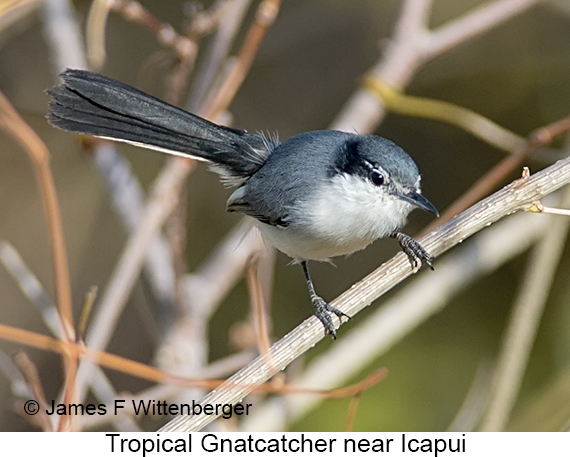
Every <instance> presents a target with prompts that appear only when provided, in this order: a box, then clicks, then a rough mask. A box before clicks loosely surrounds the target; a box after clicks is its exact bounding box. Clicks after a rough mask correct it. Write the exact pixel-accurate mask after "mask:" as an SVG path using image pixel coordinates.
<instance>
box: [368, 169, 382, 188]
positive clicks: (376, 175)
mask: <svg viewBox="0 0 570 457" xmlns="http://www.w3.org/2000/svg"><path fill="white" fill-rule="evenodd" d="M370 181H372V184H374V185H375V186H381V185H382V184H384V175H383V174H382V173H380V172H379V171H378V170H372V171H371V172H370Z"/></svg>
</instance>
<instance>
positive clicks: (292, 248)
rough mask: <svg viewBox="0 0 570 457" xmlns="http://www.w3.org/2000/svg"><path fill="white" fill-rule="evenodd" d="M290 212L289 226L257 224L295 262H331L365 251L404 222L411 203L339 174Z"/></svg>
mask: <svg viewBox="0 0 570 457" xmlns="http://www.w3.org/2000/svg"><path fill="white" fill-rule="evenodd" d="M326 189H327V191H326V192H318V193H316V194H315V195H313V197H312V198H311V199H307V200H305V201H303V202H301V203H300V204H299V205H298V206H297V207H296V208H294V210H293V211H292V212H291V218H290V219H291V222H292V223H291V224H290V225H289V226H288V227H273V226H270V225H267V224H262V223H258V224H257V225H258V227H259V230H260V231H261V232H262V233H263V234H264V236H265V237H266V238H267V240H268V241H269V242H270V243H271V244H273V245H274V246H275V247H276V248H277V249H279V250H280V251H282V252H284V253H285V254H287V255H289V256H290V257H293V258H294V259H297V260H327V259H329V258H331V257H335V256H339V255H346V254H351V253H353V252H355V251H359V250H361V249H364V248H365V247H366V246H368V245H369V244H370V243H372V242H373V241H374V240H377V239H378V238H383V237H385V236H388V235H390V234H391V233H393V232H394V231H395V230H397V229H398V228H400V227H401V226H402V225H404V224H405V222H406V217H407V215H408V214H409V213H410V211H411V210H412V208H413V207H412V205H410V204H409V203H407V202H404V201H402V200H400V199H398V198H396V197H394V196H392V195H390V194H388V193H387V192H386V189H385V188H384V187H376V186H374V185H373V184H372V183H370V182H368V181H366V180H364V179H362V178H360V177H356V176H352V175H348V174H343V175H338V176H335V177H334V178H333V179H332V180H331V181H330V182H329V183H328V185H327V187H326Z"/></svg>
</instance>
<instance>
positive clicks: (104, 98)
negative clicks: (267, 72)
mask: <svg viewBox="0 0 570 457" xmlns="http://www.w3.org/2000/svg"><path fill="white" fill-rule="evenodd" d="M61 78H62V80H63V82H62V83H61V84H60V85H58V86H55V87H53V88H51V89H48V90H47V93H48V94H49V96H50V97H51V101H50V104H49V113H48V116H47V118H48V121H49V122H50V124H52V125H53V126H55V127H58V128H60V129H62V130H67V131H70V132H77V133H82V134H86V135H93V136H97V137H101V138H107V139H111V140H116V141H123V142H127V143H131V144H134V145H136V146H140V147H143V148H149V149H154V150H158V151H161V152H165V153H168V154H174V155H177V156H182V157H192V158H194V159H197V160H203V161H206V162H209V163H210V164H211V165H212V168H213V170H214V171H216V172H218V173H219V174H220V175H221V177H222V180H223V181H225V182H226V183H228V184H230V185H234V186H237V189H236V190H235V191H234V192H233V193H232V194H231V195H230V197H229V199H228V202H227V210H228V211H237V212H240V213H243V214H245V215H246V216H248V217H250V218H252V220H253V222H254V223H255V225H256V226H257V227H258V229H259V230H260V231H261V233H262V234H263V235H264V237H265V238H266V239H267V240H268V241H269V242H270V243H271V244H272V245H274V246H275V247H276V248H277V249H278V250H280V251H282V252H283V253H285V254H287V255H288V256H290V257H292V258H293V259H294V261H295V262H296V263H299V264H300V265H301V267H302V268H303V272H304V274H305V279H306V281H307V287H308V289H309V295H310V298H311V302H312V304H313V307H314V309H315V315H316V317H317V318H318V319H319V320H320V321H321V322H322V324H323V325H324V327H325V331H326V332H328V333H330V334H331V335H332V336H333V338H334V337H336V330H335V326H334V324H333V321H332V318H331V314H335V315H337V316H338V317H339V320H341V318H342V317H346V318H349V316H347V315H346V314H345V313H343V312H342V311H340V310H338V309H336V308H334V307H332V306H330V305H329V304H328V303H327V302H326V301H324V300H323V299H322V298H321V297H320V296H319V295H317V294H316V292H315V289H314V287H313V283H312V280H311V277H310V275H309V270H308V268H307V261H309V260H321V261H322V260H328V259H330V258H331V257H336V256H340V255H347V254H351V253H353V252H355V251H359V250H361V249H364V248H365V247H366V246H368V245H369V244H370V243H372V242H373V241H375V240H377V239H379V238H384V237H394V238H396V239H397V240H398V242H399V243H400V245H401V247H402V249H403V250H404V252H405V253H406V254H407V255H408V257H409V259H410V262H411V263H412V265H414V266H415V265H417V262H418V261H420V262H422V263H423V264H426V265H428V266H429V267H430V268H433V266H432V261H433V258H432V256H431V255H429V254H428V253H427V252H426V251H425V250H424V249H423V248H422V246H421V245H420V244H419V243H418V242H417V241H415V240H414V239H413V238H411V237H410V236H408V235H406V234H404V233H402V232H400V229H401V227H402V226H403V225H404V224H405V223H406V219H407V216H408V214H409V213H410V212H411V211H412V210H413V209H414V208H421V209H423V210H426V211H429V212H431V213H433V214H435V215H438V212H437V210H436V208H435V207H434V206H433V205H432V204H431V203H430V202H429V201H428V200H427V199H426V198H425V197H424V196H423V195H422V192H421V187H420V180H421V178H420V173H419V170H418V167H417V166H416V164H415V162H414V161H413V160H412V158H411V157H410V156H409V155H408V154H407V153H406V152H405V151H404V150H403V149H402V148H400V147H399V146H397V145H395V144H394V143H393V142H391V141H389V140H387V139H385V138H381V137H378V136H374V135H356V134H352V133H346V132H340V131H334V130H321V131H313V132H307V133H302V134H300V135H296V136H294V137H293V138H290V139H289V140H287V141H285V142H283V143H280V142H279V141H277V140H276V139H275V138H269V137H267V136H265V135H262V134H254V133H249V132H246V131H242V130H236V129H232V128H229V127H224V126H220V125H217V124H214V123H212V122H209V121H207V120H205V119H202V118H201V117H199V116H196V115H194V114H191V113H189V112H187V111H184V110H182V109H180V108H177V107H175V106H172V105H170V104H168V103H166V102H163V101H161V100H159V99H157V98H155V97H152V96H151V95H148V94H145V93H144V92H141V91H139V90H137V89H135V88H133V87H131V86H128V85H126V84H123V83H120V82H119V81H115V80H113V79H110V78H107V77H105V76H102V75H99V74H97V73H92V72H88V71H84V70H66V71H65V72H63V73H62V74H61Z"/></svg>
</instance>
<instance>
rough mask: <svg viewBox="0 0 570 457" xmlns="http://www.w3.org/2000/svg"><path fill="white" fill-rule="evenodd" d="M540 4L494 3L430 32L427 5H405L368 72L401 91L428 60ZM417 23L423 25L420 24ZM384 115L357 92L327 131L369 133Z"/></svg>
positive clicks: (522, 0) (420, 0)
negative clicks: (384, 46) (379, 54)
mask: <svg viewBox="0 0 570 457" xmlns="http://www.w3.org/2000/svg"><path fill="white" fill-rule="evenodd" d="M540 1H542V0H496V1H494V2H491V3H488V4H485V5H484V6H482V7H481V8H477V9H474V10H472V11H470V12H469V13H467V14H465V15H463V16H461V17H459V18H456V19H454V20H452V21H450V22H448V23H447V24H444V25H442V26H440V27H439V28H438V29H436V30H433V31H429V30H428V28H427V15H426V14H425V12H426V11H428V9H429V7H430V5H431V1H428V0H407V1H406V2H404V4H403V6H402V9H401V13H400V17H399V18H398V21H397V23H396V26H395V31H394V34H393V38H392V39H391V40H390V42H389V44H388V47H387V49H386V53H385V55H384V56H382V57H381V58H380V60H379V61H378V62H377V63H376V64H375V65H374V66H373V67H372V68H371V69H370V72H371V73H372V74H373V75H374V77H376V78H379V79H381V80H382V81H385V82H386V83H388V84H389V85H390V86H392V87H395V88H397V89H403V88H404V87H406V86H407V85H408V84H409V83H410V81H411V80H412V78H413V77H414V75H415V74H416V73H417V71H418V69H419V67H420V66H421V65H423V64H425V63H426V62H427V61H429V60H431V59H433V58H434V57H436V56H439V55H441V54H443V53H445V52H447V51H449V50H451V49H453V48H455V47H457V46H459V45H461V44H463V43H464V42H465V41H466V40H468V39H471V38H474V37H475V36H479V35H481V34H483V33H485V32H487V31H489V30H491V29H492V28H494V27H497V26H498V25H500V24H502V23H503V22H505V21H506V20H508V19H510V18H512V17H514V16H515V15H517V14H520V13H522V12H523V11H525V10H526V9H528V8H530V7H531V6H533V5H535V4H537V3H539V2H540ZM421 18H423V19H424V21H425V22H424V23H420V21H419V19H421ZM385 115H386V107H385V106H384V103H383V102H382V100H381V99H380V98H379V97H378V96H377V94H375V93H374V92H373V91H371V90H369V89H368V88H366V87H361V88H360V89H358V90H357V91H355V93H354V94H353V95H352V97H351V98H350V99H349V100H348V101H347V103H346V104H345V107H344V109H343V110H342V111H341V112H340V113H339V114H338V116H337V117H336V119H335V120H334V121H333V123H332V127H331V128H333V129H335V130H344V131H349V132H354V131H357V132H359V133H371V132H373V131H374V130H375V129H376V128H377V127H378V125H379V124H380V122H381V121H382V119H383V118H384V116H385Z"/></svg>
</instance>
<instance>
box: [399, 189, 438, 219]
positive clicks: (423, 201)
mask: <svg viewBox="0 0 570 457" xmlns="http://www.w3.org/2000/svg"><path fill="white" fill-rule="evenodd" d="M400 198H401V199H402V200H405V201H407V202H408V203H411V204H412V205H414V206H417V207H418V208H421V209H423V210H424V211H427V212H429V213H432V214H435V215H436V217H439V212H438V211H437V208H436V207H435V206H433V204H432V203H431V202H430V201H429V200H428V199H427V198H425V197H424V196H423V195H422V194H420V193H419V192H410V193H409V194H402V195H400Z"/></svg>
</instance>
